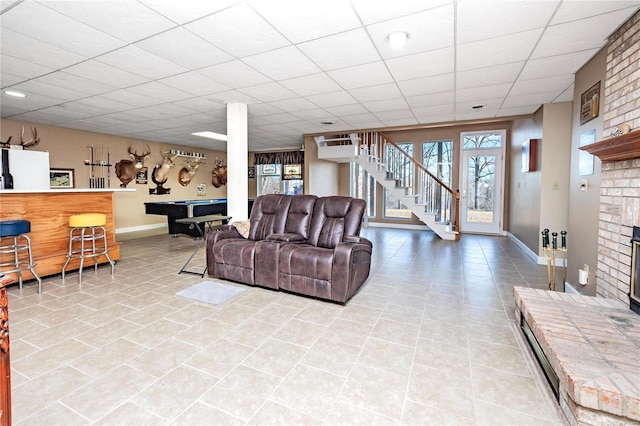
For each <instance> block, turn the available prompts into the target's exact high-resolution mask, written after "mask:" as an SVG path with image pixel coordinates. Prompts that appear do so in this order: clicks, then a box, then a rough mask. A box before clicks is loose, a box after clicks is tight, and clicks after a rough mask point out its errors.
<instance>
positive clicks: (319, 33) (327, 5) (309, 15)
mask: <svg viewBox="0 0 640 426" xmlns="http://www.w3.org/2000/svg"><path fill="white" fill-rule="evenodd" d="M249 4H250V5H251V7H253V8H254V9H255V10H256V11H257V12H258V13H259V14H260V15H261V16H262V17H264V18H265V19H266V20H267V21H269V22H270V23H271V25H273V26H274V27H275V28H277V29H278V31H279V32H280V33H282V34H284V36H285V37H287V38H288V39H289V40H290V41H291V42H292V43H301V42H303V41H308V40H311V39H315V38H320V37H324V36H326V35H329V34H335V33H339V32H342V31H347V30H350V29H353V28H356V27H359V26H360V21H359V20H358V17H357V15H356V14H355V12H354V11H353V8H352V7H351V5H350V4H349V2H347V1H344V0H324V1H321V2H319V1H313V2H309V1H304V2H303V1H291V0H269V1H264V0H254V1H249Z"/></svg>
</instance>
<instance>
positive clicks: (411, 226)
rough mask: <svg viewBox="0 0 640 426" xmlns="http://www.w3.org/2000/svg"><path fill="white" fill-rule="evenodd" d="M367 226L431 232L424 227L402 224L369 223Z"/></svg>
mask: <svg viewBox="0 0 640 426" xmlns="http://www.w3.org/2000/svg"><path fill="white" fill-rule="evenodd" d="M367 226H369V227H371V228H393V229H413V230H416V231H431V228H429V227H428V226H426V225H413V224H410V223H407V224H406V225H405V224H402V223H384V222H369V223H368V224H367Z"/></svg>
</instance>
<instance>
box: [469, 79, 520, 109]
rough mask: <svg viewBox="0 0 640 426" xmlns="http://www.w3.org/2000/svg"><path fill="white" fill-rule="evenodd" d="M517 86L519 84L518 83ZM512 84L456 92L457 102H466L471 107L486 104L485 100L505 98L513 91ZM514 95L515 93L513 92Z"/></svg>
mask: <svg viewBox="0 0 640 426" xmlns="http://www.w3.org/2000/svg"><path fill="white" fill-rule="evenodd" d="M516 84H517V83H516ZM511 86H512V84H511V83H503V84H496V85H493V86H481V87H474V88H470V89H461V90H458V91H456V102H466V103H468V104H469V105H473V104H477V103H485V102H484V100H485V99H493V98H504V97H505V96H506V95H507V93H509V90H510V89H511ZM511 93H513V91H512V92H511Z"/></svg>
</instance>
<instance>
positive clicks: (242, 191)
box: [227, 102, 249, 221]
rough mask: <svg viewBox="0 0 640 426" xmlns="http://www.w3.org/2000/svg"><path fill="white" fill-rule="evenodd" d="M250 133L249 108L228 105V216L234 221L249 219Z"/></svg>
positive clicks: (232, 104)
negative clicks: (248, 174)
mask: <svg viewBox="0 0 640 426" xmlns="http://www.w3.org/2000/svg"><path fill="white" fill-rule="evenodd" d="M248 147H249V133H248V126H247V106H246V105H244V104H241V103H237V102H234V103H229V104H227V215H228V216H231V220H232V221H237V220H246V219H248V218H249V207H248V202H249V189H248V184H249V182H248V180H249V179H248V177H247V168H248V166H249V163H248Z"/></svg>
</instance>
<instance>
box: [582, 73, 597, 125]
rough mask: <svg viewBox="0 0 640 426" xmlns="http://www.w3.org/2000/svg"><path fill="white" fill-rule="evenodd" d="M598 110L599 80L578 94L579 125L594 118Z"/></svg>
mask: <svg viewBox="0 0 640 426" xmlns="http://www.w3.org/2000/svg"><path fill="white" fill-rule="evenodd" d="M599 111H600V82H597V83H596V84H594V85H593V86H591V87H590V88H589V90H587V91H586V92H584V93H583V94H582V96H580V125H583V124H585V123H587V122H589V121H591V120H593V119H594V118H596V117H597V116H598V114H599Z"/></svg>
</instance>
